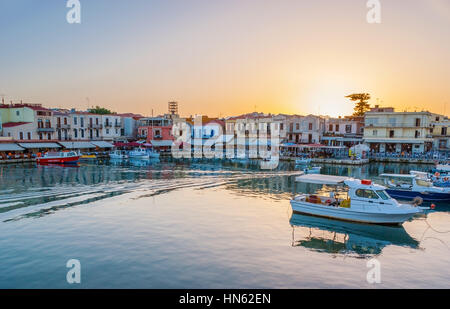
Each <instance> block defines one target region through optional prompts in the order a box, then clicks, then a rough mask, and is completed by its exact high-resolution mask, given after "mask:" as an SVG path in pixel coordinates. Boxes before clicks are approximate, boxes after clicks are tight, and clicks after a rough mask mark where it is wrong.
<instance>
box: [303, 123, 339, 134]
mask: <svg viewBox="0 0 450 309" xmlns="http://www.w3.org/2000/svg"><path fill="white" fill-rule="evenodd" d="M310 130H312V129H310ZM336 132H339V125H338V124H337V125H336Z"/></svg>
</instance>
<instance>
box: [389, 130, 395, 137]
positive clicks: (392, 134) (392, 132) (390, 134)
mask: <svg viewBox="0 0 450 309" xmlns="http://www.w3.org/2000/svg"><path fill="white" fill-rule="evenodd" d="M394 135H395V131H394V130H391V131H389V137H390V138H393V137H394Z"/></svg>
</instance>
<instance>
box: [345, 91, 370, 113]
mask: <svg viewBox="0 0 450 309" xmlns="http://www.w3.org/2000/svg"><path fill="white" fill-rule="evenodd" d="M346 98H348V99H350V100H351V101H353V102H356V106H355V112H354V113H353V116H364V114H365V113H366V112H367V111H369V110H370V105H369V100H370V94H368V93H354V94H351V95H348V96H346Z"/></svg>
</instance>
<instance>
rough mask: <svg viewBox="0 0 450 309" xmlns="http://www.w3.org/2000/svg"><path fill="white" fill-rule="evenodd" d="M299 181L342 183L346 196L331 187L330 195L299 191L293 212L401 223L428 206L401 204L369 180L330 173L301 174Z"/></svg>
mask: <svg viewBox="0 0 450 309" xmlns="http://www.w3.org/2000/svg"><path fill="white" fill-rule="evenodd" d="M296 181H297V182H301V183H309V184H319V185H327V186H334V187H336V186H343V187H345V188H346V189H347V190H346V196H345V197H344V198H340V197H338V195H339V194H338V193H337V192H335V191H332V192H331V193H330V194H329V196H319V195H316V194H300V195H298V196H296V197H295V198H294V199H292V200H291V206H292V210H293V212H294V213H300V214H307V215H313V216H319V217H326V218H332V219H338V220H344V221H352V222H360V223H370V224H386V225H399V224H402V223H403V222H405V221H407V220H409V219H411V218H412V217H413V216H414V215H416V214H419V213H422V212H423V210H424V209H428V208H425V207H419V206H418V205H413V204H400V203H399V202H397V201H396V200H394V199H393V198H391V197H390V196H389V194H388V193H387V192H386V191H385V189H386V188H385V187H383V186H380V185H376V184H373V183H372V181H370V180H359V179H354V178H350V177H341V176H329V175H314V174H313V175H302V176H299V177H297V178H296Z"/></svg>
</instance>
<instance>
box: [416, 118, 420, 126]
mask: <svg viewBox="0 0 450 309" xmlns="http://www.w3.org/2000/svg"><path fill="white" fill-rule="evenodd" d="M416 127H420V118H416Z"/></svg>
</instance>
